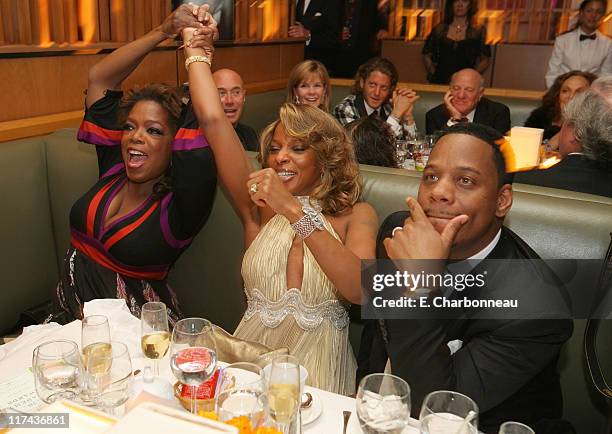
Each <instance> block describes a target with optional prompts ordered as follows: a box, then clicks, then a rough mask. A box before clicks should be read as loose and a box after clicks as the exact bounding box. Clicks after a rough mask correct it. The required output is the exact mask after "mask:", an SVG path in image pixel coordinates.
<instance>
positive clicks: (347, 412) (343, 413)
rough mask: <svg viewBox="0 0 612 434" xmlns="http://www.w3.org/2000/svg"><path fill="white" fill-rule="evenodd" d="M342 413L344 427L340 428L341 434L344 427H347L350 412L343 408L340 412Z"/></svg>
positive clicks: (344, 431)
mask: <svg viewBox="0 0 612 434" xmlns="http://www.w3.org/2000/svg"><path fill="white" fill-rule="evenodd" d="M342 415H343V416H344V429H343V430H342V434H346V428H347V427H348V422H349V419H350V418H351V412H350V411H348V410H344V411H343V412H342Z"/></svg>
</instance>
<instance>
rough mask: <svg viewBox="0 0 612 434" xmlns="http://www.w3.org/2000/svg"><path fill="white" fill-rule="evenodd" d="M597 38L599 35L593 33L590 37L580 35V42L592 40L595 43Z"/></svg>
mask: <svg viewBox="0 0 612 434" xmlns="http://www.w3.org/2000/svg"><path fill="white" fill-rule="evenodd" d="M596 37H597V35H596V34H595V33H592V34H590V35H580V42H582V41H584V40H585V39H591V40H593V41H594V40H595V38H596Z"/></svg>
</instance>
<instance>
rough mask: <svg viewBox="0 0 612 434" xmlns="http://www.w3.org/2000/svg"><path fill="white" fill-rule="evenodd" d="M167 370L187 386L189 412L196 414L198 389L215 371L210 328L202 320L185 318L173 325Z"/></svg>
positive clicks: (214, 354)
mask: <svg viewBox="0 0 612 434" xmlns="http://www.w3.org/2000/svg"><path fill="white" fill-rule="evenodd" d="M170 354H171V357H170V368H171V369H172V373H173V374H174V376H175V377H176V378H177V379H178V380H179V381H180V382H181V383H183V384H184V385H186V386H191V412H192V413H195V412H196V393H197V389H198V386H199V385H200V384H202V383H204V382H205V381H206V380H208V379H209V378H210V377H211V376H212V375H213V373H214V372H215V367H216V365H217V352H216V346H215V338H214V333H213V327H212V324H211V323H210V321H208V320H205V319H203V318H185V319H182V320H180V321H178V322H177V323H176V324H175V325H174V329H173V331H172V343H171V349H170Z"/></svg>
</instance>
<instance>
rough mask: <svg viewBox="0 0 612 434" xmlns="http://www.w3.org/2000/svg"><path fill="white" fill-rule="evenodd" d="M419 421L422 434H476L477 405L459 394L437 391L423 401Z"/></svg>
mask: <svg viewBox="0 0 612 434" xmlns="http://www.w3.org/2000/svg"><path fill="white" fill-rule="evenodd" d="M419 420H420V421H421V433H422V434H438V433H440V434H443V433H454V434H477V433H478V405H476V403H475V402H474V401H473V400H472V399H470V398H469V397H467V396H465V395H463V394H461V393H458V392H453V391H450V390H438V391H436V392H431V393H430V394H429V395H427V396H426V397H425V399H424V400H423V405H422V407H421V414H420V417H419Z"/></svg>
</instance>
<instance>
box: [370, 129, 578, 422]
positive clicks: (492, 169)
mask: <svg viewBox="0 0 612 434" xmlns="http://www.w3.org/2000/svg"><path fill="white" fill-rule="evenodd" d="M499 138H500V135H499V134H498V133H497V132H496V131H495V130H492V129H491V128H488V127H485V126H483V125H478V124H471V123H467V124H459V125H455V126H453V127H451V128H450V129H448V130H447V131H445V132H444V133H443V135H442V137H441V138H440V139H439V140H438V142H437V144H436V146H435V147H434V148H433V150H432V153H431V155H430V158H429V161H428V163H427V166H426V168H425V170H424V172H423V177H422V180H421V185H420V187H419V193H418V199H417V200H415V199H414V198H407V204H408V208H409V211H400V212H396V213H393V214H391V215H390V216H388V217H387V219H386V220H385V221H384V222H383V224H382V226H381V228H380V231H379V234H378V244H377V256H378V257H379V258H382V259H385V258H390V259H392V260H394V263H395V264H396V265H397V266H398V268H400V270H401V268H402V267H403V266H404V265H403V264H402V263H399V262H395V261H397V260H402V259H438V260H439V263H441V264H442V265H443V267H448V268H447V270H452V267H455V266H458V265H461V266H468V268H467V269H468V270H471V271H470V273H476V271H477V270H481V269H482V268H484V269H485V270H487V271H488V275H487V278H486V279H485V281H486V285H485V287H484V289H483V290H481V291H480V292H479V291H476V293H477V294H479V296H482V297H484V296H483V294H485V295H486V294H488V293H497V294H500V293H501V294H513V295H516V294H519V298H520V299H521V303H525V302H528V303H527V304H526V305H525V307H527V306H528V305H529V304H530V303H529V302H533V303H534V306H533V307H532V308H533V309H534V310H535V311H538V310H544V311H545V315H546V314H548V313H549V312H550V313H554V314H555V315H548V317H549V318H550V317H551V316H552V317H554V318H559V317H565V318H567V315H569V312H568V310H567V305H566V303H567V302H566V292H565V288H564V287H563V285H562V284H561V283H559V280H558V279H557V278H556V276H554V274H552V271H550V269H549V268H548V267H546V266H545V265H543V264H542V263H540V262H538V261H530V259H537V258H538V255H537V254H536V253H535V252H534V251H533V250H532V249H531V248H530V247H529V246H528V245H527V244H526V243H525V242H524V241H523V240H522V239H521V238H520V237H519V236H518V235H516V234H515V233H514V232H512V231H511V230H510V229H508V228H506V227H505V226H503V220H504V217H505V216H506V214H507V213H508V212H509V211H510V208H511V206H512V185H511V182H512V180H511V177H509V176H508V175H506V173H505V164H504V159H503V156H502V155H501V153H500V150H499V148H498V146H497V145H496V143H495V141H496V140H498V139H499ZM466 259H470V262H469V263H468V262H467V261H465V260H466ZM492 259H505V260H510V259H515V260H516V259H521V260H523V261H521V264H522V266H521V267H520V268H518V269H517V268H516V267H514V268H510V266H509V265H508V261H504V262H503V263H501V264H500V262H496V261H490V260H492ZM404 264H405V263H404ZM491 264H493V265H491ZM495 264H498V265H497V266H496V265H495ZM479 267H480V268H479ZM510 270H511V271H510ZM413 272H414V271H413ZM441 272H442V273H444V271H441ZM479 272H480V271H479ZM485 274H486V273H485ZM545 282H548V283H551V282H552V283H551V284H550V285H548V286H547V289H546V292H542V290H541V287H544V286H545V285H544V283H545ZM442 289H443V290H444V289H449V288H442ZM401 290H402V291H403V290H404V288H401ZM421 290H422V288H421ZM439 290H441V288H433V289H427V290H426V291H430V292H431V293H436V291H439ZM450 290H451V292H450V294H451V295H450V296H449V297H457V298H459V297H463V296H471V297H474V293H470V292H469V291H467V290H466V291H463V292H460V291H461V288H458V289H457V288H456V287H450ZM404 293H405V292H404ZM536 299H539V301H540V303H536ZM542 300H544V302H542ZM548 305H550V306H554V308H550V310H549V306H548ZM483 313H484V314H485V315H484V316H483ZM486 313H487V312H486V311H484V312H483V311H479V310H476V311H474V310H470V309H467V308H466V309H464V310H460V311H459V312H458V313H457V314H456V316H453V317H451V318H447V319H444V318H440V317H430V316H426V317H425V319H418V320H406V319H381V320H379V321H376V320H371V321H368V323H367V324H366V327H365V330H364V334H363V336H362V343H361V349H360V355H359V357H358V361H359V374H360V375H365V374H368V373H372V372H381V371H382V370H383V369H384V367H385V364H386V362H387V357H388V360H389V362H390V367H391V372H392V373H393V374H395V375H398V376H400V377H402V378H403V379H404V380H406V381H407V382H408V384H409V385H410V387H411V393H412V409H413V412H412V413H413V416H415V417H418V413H419V410H420V407H421V403H422V401H423V399H424V397H425V396H426V395H427V394H428V393H430V392H432V391H435V390H442V389H445V390H456V391H458V392H461V393H463V394H466V395H467V396H469V397H470V398H472V399H473V400H474V401H475V402H476V403H477V405H478V407H479V410H480V415H479V429H480V430H481V431H484V432H485V433H491V432H494V433H497V430H498V428H499V425H500V423H501V422H504V421H507V420H516V421H521V422H523V423H526V424H529V425H531V426H535V427H537V426H538V425H537V423H538V422H539V421H540V420H541V419H557V418H560V417H561V411H562V399H561V388H560V383H559V377H558V374H557V369H556V365H557V360H558V357H559V351H560V349H561V347H562V346H563V344H564V342H565V341H567V339H569V337H570V336H571V333H572V322H571V320H565V319H525V316H524V315H523V316H521V315H517V316H514V312H513V313H512V314H511V315H509V316H501V315H500V316H491V317H487V316H486ZM556 314H559V316H557V315H556ZM387 318H388V317H387ZM516 318H518V319H516ZM530 318H533V316H532V317H530ZM536 318H539V316H536ZM536 431H537V428H536Z"/></svg>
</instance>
